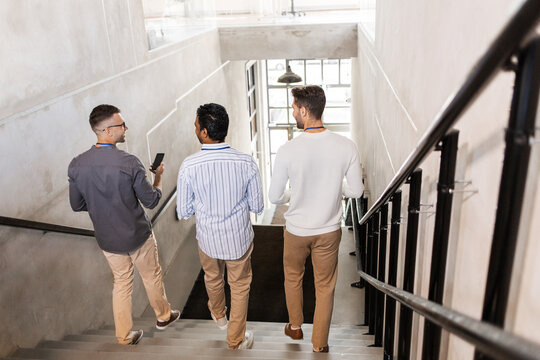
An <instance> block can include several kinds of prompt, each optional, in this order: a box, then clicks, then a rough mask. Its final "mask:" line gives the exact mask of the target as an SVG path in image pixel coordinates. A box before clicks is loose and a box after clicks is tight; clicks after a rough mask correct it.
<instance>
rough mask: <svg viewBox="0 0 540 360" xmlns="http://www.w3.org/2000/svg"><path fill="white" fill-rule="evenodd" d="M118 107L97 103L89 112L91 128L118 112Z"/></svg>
mask: <svg viewBox="0 0 540 360" xmlns="http://www.w3.org/2000/svg"><path fill="white" fill-rule="evenodd" d="M119 112H120V109H119V108H117V107H116V106H112V105H106V104H102V105H98V106H96V107H95V108H94V109H93V110H92V112H91V113H90V119H89V120H90V126H91V127H92V129H93V130H95V129H96V127H97V126H98V125H99V123H101V122H102V121H103V120H107V119H108V118H110V117H111V116H113V115H114V114H118V113H119Z"/></svg>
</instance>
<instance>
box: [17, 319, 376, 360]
mask: <svg viewBox="0 0 540 360" xmlns="http://www.w3.org/2000/svg"><path fill="white" fill-rule="evenodd" d="M154 325H155V319H150V318H141V319H136V320H135V321H134V327H133V328H134V329H143V330H144V336H143V338H142V339H141V341H140V342H139V344H138V345H135V346H127V345H118V344H115V343H114V342H115V337H114V327H112V326H106V327H103V328H102V329H99V330H88V331H86V332H85V333H84V334H82V335H68V336H66V337H65V338H64V339H63V340H62V341H43V342H42V343H40V344H39V345H38V346H37V347H36V348H34V349H25V348H21V349H18V350H17V351H15V353H13V354H12V356H11V357H10V358H9V359H60V360H62V359H66V360H67V359H69V360H90V359H91V360H96V359H110V360H112V359H114V360H120V359H122V360H123V359H133V360H139V359H141V360H142V359H145V360H146V359H151V360H161V359H201V360H210V359H224V358H229V359H232V358H244V359H246V360H248V359H351V360H352V359H355V360H364V359H365V360H367V359H382V357H383V352H382V349H381V348H372V347H368V346H369V345H370V344H373V336H371V335H364V334H365V333H366V332H367V328H366V327H362V326H354V325H332V328H331V330H330V339H329V345H330V353H328V354H317V353H313V352H312V348H311V342H310V339H311V332H312V325H310V324H304V325H303V326H302V329H303V330H304V340H302V341H294V340H291V339H290V338H288V337H287V336H285V335H284V334H283V328H284V326H285V324H282V323H270V322H248V324H247V328H248V330H251V331H253V334H254V338H255V341H254V343H253V348H252V349H249V350H228V349H227V343H226V341H225V337H226V333H225V331H221V330H219V329H218V328H217V327H216V325H215V324H214V322H213V321H211V320H186V319H180V320H179V321H177V322H176V323H174V324H173V325H171V326H170V327H169V328H167V329H166V330H164V331H159V330H156V328H155V327H154Z"/></svg>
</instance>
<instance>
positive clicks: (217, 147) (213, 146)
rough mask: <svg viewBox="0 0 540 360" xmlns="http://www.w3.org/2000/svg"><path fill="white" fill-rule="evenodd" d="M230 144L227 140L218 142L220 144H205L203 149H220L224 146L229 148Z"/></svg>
mask: <svg viewBox="0 0 540 360" xmlns="http://www.w3.org/2000/svg"><path fill="white" fill-rule="evenodd" d="M229 147H230V145H229V144H227V143H226V142H222V143H218V144H203V145H202V148H201V149H207V150H219V149H222V148H229Z"/></svg>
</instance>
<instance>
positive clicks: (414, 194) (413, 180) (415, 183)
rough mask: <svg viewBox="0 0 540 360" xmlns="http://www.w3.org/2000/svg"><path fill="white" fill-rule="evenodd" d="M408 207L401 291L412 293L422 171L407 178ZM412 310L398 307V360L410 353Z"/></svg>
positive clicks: (415, 172)
mask: <svg viewBox="0 0 540 360" xmlns="http://www.w3.org/2000/svg"><path fill="white" fill-rule="evenodd" d="M409 184H410V186H409V207H408V215H407V239H406V244H405V267H404V270H403V290H405V291H408V292H410V293H414V274H415V267H416V243H417V240H418V219H419V213H420V193H421V190H422V169H416V170H414V171H413V173H412V174H411V176H410V178H409ZM411 332H412V310H411V309H409V308H408V307H405V306H401V307H400V316H399V337H398V359H399V360H402V359H409V356H410V352H411Z"/></svg>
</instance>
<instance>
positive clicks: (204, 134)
mask: <svg viewBox="0 0 540 360" xmlns="http://www.w3.org/2000/svg"><path fill="white" fill-rule="evenodd" d="M201 136H202V137H204V138H206V137H208V130H206V129H202V130H201Z"/></svg>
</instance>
